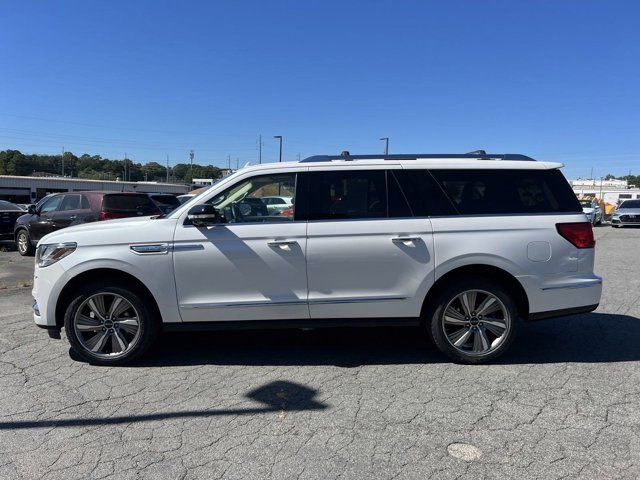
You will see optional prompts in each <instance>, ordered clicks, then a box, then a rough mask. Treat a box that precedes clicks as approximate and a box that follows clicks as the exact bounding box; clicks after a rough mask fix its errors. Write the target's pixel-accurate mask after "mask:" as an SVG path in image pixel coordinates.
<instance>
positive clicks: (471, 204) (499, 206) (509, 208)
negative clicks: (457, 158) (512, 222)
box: [432, 170, 582, 215]
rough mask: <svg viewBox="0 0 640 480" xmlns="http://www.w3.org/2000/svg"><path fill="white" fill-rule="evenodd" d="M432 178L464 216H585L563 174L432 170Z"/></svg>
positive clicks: (540, 171)
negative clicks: (561, 214) (577, 213)
mask: <svg viewBox="0 0 640 480" xmlns="http://www.w3.org/2000/svg"><path fill="white" fill-rule="evenodd" d="M432 174H433V176H434V178H435V179H436V180H437V181H438V183H439V184H440V186H441V187H442V189H443V190H444V191H445V192H446V194H447V196H448V197H449V199H450V200H451V202H452V203H453V205H454V206H455V208H456V209H457V210H458V212H460V213H461V214H462V215H492V214H528V213H573V212H582V207H581V206H580V202H578V199H577V198H576V195H575V194H574V192H573V190H572V189H571V187H570V186H569V184H568V183H567V181H566V180H565V178H564V176H563V175H562V173H561V172H560V171H559V170H432Z"/></svg>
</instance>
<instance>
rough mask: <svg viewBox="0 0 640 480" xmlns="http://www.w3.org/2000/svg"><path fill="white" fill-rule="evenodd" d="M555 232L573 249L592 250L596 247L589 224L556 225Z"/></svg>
mask: <svg viewBox="0 0 640 480" xmlns="http://www.w3.org/2000/svg"><path fill="white" fill-rule="evenodd" d="M556 230H558V233H559V234H560V235H561V236H562V237H563V238H565V239H567V240H568V241H569V242H571V244H572V245H573V246H574V247H577V248H593V247H595V245H596V239H595V238H593V227H591V222H575V223H556Z"/></svg>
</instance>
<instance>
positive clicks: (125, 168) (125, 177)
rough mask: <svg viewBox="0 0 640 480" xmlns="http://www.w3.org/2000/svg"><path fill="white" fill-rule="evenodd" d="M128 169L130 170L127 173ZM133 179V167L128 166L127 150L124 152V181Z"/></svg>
mask: <svg viewBox="0 0 640 480" xmlns="http://www.w3.org/2000/svg"><path fill="white" fill-rule="evenodd" d="M127 170H128V171H129V172H128V173H129V174H128V175H127ZM130 179H131V169H130V168H127V152H124V181H125V182H127V181H128V180H130Z"/></svg>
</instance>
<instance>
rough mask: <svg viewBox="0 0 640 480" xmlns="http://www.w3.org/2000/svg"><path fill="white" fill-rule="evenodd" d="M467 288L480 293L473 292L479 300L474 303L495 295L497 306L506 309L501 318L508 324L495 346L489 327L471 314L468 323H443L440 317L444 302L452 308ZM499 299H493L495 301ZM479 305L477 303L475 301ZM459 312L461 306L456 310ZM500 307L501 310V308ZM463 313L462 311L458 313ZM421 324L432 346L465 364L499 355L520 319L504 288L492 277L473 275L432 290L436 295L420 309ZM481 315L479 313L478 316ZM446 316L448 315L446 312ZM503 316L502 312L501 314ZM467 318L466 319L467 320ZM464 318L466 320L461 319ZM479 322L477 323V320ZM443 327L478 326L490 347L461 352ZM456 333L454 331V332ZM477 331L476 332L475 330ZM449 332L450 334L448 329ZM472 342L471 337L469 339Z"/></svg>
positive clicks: (515, 329) (517, 326)
mask: <svg viewBox="0 0 640 480" xmlns="http://www.w3.org/2000/svg"><path fill="white" fill-rule="evenodd" d="M468 291H476V292H483V293H476V295H477V296H478V298H479V300H477V302H478V303H481V300H482V298H487V297H488V296H494V297H496V298H497V299H498V300H499V302H501V303H502V304H501V305H500V307H501V308H502V307H504V310H505V312H508V317H509V318H508V321H505V322H504V323H505V325H508V327H507V328H506V329H505V330H504V334H503V335H504V336H500V340H499V341H498V342H497V345H496V347H495V348H494V347H493V346H492V345H493V343H495V339H497V338H498V337H497V336H496V338H495V339H494V338H493V332H491V331H489V330H488V329H487V328H486V326H485V325H483V322H482V321H481V320H480V321H479V320H478V319H477V318H475V317H473V318H472V319H471V320H473V321H475V322H476V323H475V327H474V325H471V326H469V325H470V324H469V323H466V326H464V325H458V326H450V327H447V326H446V324H445V319H444V312H445V309H446V308H447V307H448V306H452V307H453V308H454V309H455V306H454V303H453V302H456V301H457V300H456V298H457V297H458V296H459V295H461V294H462V293H464V292H468ZM486 293H488V294H490V295H487V296H486V297H482V296H481V295H484V294H486ZM499 302H497V303H498V304H499ZM478 306H480V305H478ZM460 311H461V312H462V310H460ZM501 311H502V310H501ZM462 315H463V316H464V313H462ZM423 317H424V326H425V329H426V331H427V333H428V335H429V337H430V338H431V340H432V342H433V343H434V344H435V346H436V347H437V348H438V350H440V351H441V352H442V353H443V354H444V355H446V356H447V357H449V358H450V359H452V360H453V361H454V362H457V363H465V364H481V363H486V362H489V361H491V360H494V359H495V358H497V357H499V356H500V355H502V354H503V353H504V352H505V351H506V350H507V349H508V348H509V347H510V346H511V344H512V343H513V341H514V339H515V337H516V332H517V330H518V328H519V325H520V323H521V320H520V318H519V316H518V309H517V308H516V304H515V302H514V300H513V298H512V296H511V295H510V293H509V290H508V289H507V288H505V287H504V286H503V285H501V284H500V283H498V282H496V281H492V280H483V279H480V278H477V279H474V278H471V279H460V280H459V281H454V282H452V283H450V284H449V285H447V286H445V287H444V288H442V289H440V291H439V292H438V293H437V294H436V297H435V298H434V299H433V301H432V302H430V305H427V306H426V308H425V310H424V313H423ZM480 317H481V319H482V316H480ZM448 318H450V316H448ZM505 319H506V316H505ZM471 320H469V321H471ZM488 320H492V319H491V318H489V317H485V318H484V321H485V322H487V323H488ZM462 321H464V322H467V321H468V320H462ZM478 322H479V323H478ZM447 328H452V329H457V328H460V330H459V331H462V330H463V329H474V328H475V329H476V331H477V330H479V329H482V330H483V332H482V336H483V338H484V339H485V340H486V339H489V340H492V339H493V341H492V342H491V344H489V345H490V349H489V350H488V351H487V352H486V353H484V354H483V353H473V352H468V353H467V352H465V351H462V349H461V348H456V347H454V346H453V344H452V341H451V340H450V339H449V338H448V337H447V333H446V332H445V330H446V329H447ZM455 333H457V332H455ZM478 333H479V332H478ZM450 335H452V334H451V333H450ZM470 335H472V336H473V338H475V335H476V334H475V333H471V334H470ZM470 341H471V343H473V341H472V340H470Z"/></svg>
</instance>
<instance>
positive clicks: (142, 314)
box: [64, 282, 158, 365]
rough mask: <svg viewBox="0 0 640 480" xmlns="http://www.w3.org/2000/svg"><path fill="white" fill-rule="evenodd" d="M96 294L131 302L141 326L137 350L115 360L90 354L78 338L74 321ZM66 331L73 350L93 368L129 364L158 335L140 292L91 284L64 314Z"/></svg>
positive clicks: (99, 283) (76, 297) (78, 295)
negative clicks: (89, 299)
mask: <svg viewBox="0 0 640 480" xmlns="http://www.w3.org/2000/svg"><path fill="white" fill-rule="evenodd" d="M96 293H113V294H116V295H120V296H121V297H124V298H125V299H126V300H127V301H129V302H131V304H132V305H133V306H134V308H135V309H136V310H137V311H138V316H139V318H138V324H139V328H140V337H139V339H138V342H137V343H136V345H134V347H133V348H132V349H131V350H129V351H128V352H127V353H125V354H124V355H122V356H118V357H115V358H108V357H100V356H97V355H95V354H94V353H92V352H90V351H87V350H86V349H85V348H84V347H83V346H82V344H81V343H80V340H79V339H78V337H77V334H76V331H75V328H74V325H73V320H74V317H75V315H76V312H77V311H78V308H80V306H81V305H82V302H84V301H85V300H86V299H87V298H88V297H90V296H91V295H95V294H96ZM64 328H65V332H66V334H67V338H68V339H69V343H70V344H71V347H72V348H73V349H74V350H75V352H76V353H77V354H78V355H79V356H80V357H82V358H83V359H84V360H86V361H87V362H89V363H91V364H93V365H123V364H125V363H129V362H131V361H133V360H134V359H136V358H138V357H139V356H140V355H142V354H143V353H144V352H145V351H147V349H148V348H149V347H150V346H151V344H152V343H153V341H154V340H155V338H156V336H157V333H158V324H157V320H155V319H154V318H153V315H152V314H151V310H150V308H149V307H148V303H147V300H146V299H145V298H144V295H142V294H141V293H140V292H138V291H135V290H130V289H126V288H121V287H114V286H111V285H108V284H106V283H103V282H97V283H92V284H90V285H87V286H86V287H83V288H82V289H80V290H79V291H78V292H77V293H76V295H75V296H74V297H73V299H72V300H71V302H70V303H69V305H68V306H67V309H66V311H65V314H64Z"/></svg>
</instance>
